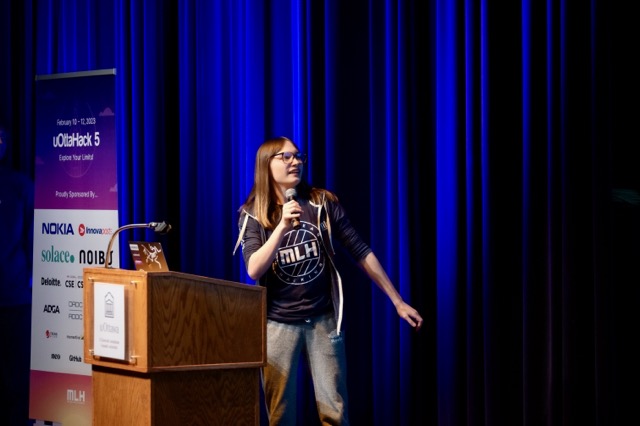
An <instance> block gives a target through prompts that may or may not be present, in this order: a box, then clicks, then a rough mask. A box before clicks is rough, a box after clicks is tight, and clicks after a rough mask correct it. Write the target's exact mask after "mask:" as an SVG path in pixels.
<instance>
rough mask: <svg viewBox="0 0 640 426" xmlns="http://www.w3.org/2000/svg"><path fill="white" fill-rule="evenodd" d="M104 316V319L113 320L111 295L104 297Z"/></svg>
mask: <svg viewBox="0 0 640 426" xmlns="http://www.w3.org/2000/svg"><path fill="white" fill-rule="evenodd" d="M104 316H105V318H114V317H115V315H114V310H113V294H111V293H107V294H106V295H105V296H104Z"/></svg>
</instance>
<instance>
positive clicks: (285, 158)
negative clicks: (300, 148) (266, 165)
mask: <svg viewBox="0 0 640 426" xmlns="http://www.w3.org/2000/svg"><path fill="white" fill-rule="evenodd" d="M278 155H280V156H281V157H280V158H282V162H283V163H284V164H291V162H292V161H293V158H294V157H295V158H297V159H298V161H299V162H301V163H306V162H307V154H303V153H302V152H288V151H286V152H278V153H277V154H273V155H272V156H271V158H273V157H277V156H278Z"/></svg>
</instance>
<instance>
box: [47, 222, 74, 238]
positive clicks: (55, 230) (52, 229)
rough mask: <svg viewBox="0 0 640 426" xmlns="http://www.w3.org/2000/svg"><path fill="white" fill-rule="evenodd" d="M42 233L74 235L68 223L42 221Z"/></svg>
mask: <svg viewBox="0 0 640 426" xmlns="http://www.w3.org/2000/svg"><path fill="white" fill-rule="evenodd" d="M42 233H43V234H46V235H75V233H74V232H73V226H71V224H70V223H54V222H51V223H43V224H42Z"/></svg>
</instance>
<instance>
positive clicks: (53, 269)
mask: <svg viewBox="0 0 640 426" xmlns="http://www.w3.org/2000/svg"><path fill="white" fill-rule="evenodd" d="M117 221H118V212H117V211H109V210H105V211H102V210H87V211H84V210H36V211H35V212H34V228H35V229H34V262H33V301H32V341H31V348H32V349H31V368H32V369H35V370H42V371H52V372H65V373H74V374H84V375H90V374H91V365H90V364H86V363H85V362H84V360H83V359H82V355H83V350H84V338H83V334H84V329H83V324H84V318H83V308H84V307H83V306H82V302H83V291H84V282H83V270H84V268H86V267H104V264H105V259H106V255H107V253H106V250H107V246H108V245H109V240H110V239H111V237H112V235H113V233H114V232H115V230H116V229H117ZM111 251H112V256H111V259H114V260H115V259H119V252H118V251H119V247H118V246H117V245H113V247H112V249H111Z"/></svg>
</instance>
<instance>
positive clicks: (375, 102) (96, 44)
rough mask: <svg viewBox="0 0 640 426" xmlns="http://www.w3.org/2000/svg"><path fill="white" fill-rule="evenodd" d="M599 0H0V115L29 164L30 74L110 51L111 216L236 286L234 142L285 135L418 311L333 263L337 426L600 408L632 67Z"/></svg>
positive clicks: (536, 421)
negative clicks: (340, 399)
mask: <svg viewBox="0 0 640 426" xmlns="http://www.w3.org/2000/svg"><path fill="white" fill-rule="evenodd" d="M617 3H618V2H603V1H598V0H591V1H590V2H579V1H571V0H557V1H556V0H548V1H546V2H534V1H531V0H521V1H519V2H499V4H498V3H496V2H489V1H486V0H464V1H463V0H432V1H431V0H430V1H428V2H423V3H419V2H414V1H410V0H395V1H392V0H366V1H365V0H356V1H349V2H339V1H325V2H319V1H310V0H309V1H302V0H301V1H295V2H290V1H284V0H270V1H258V0H244V1H232V0H218V1H204V0H159V1H153V0H145V1H129V0H113V1H98V0H88V1H86V2H75V1H59V2H58V1H21V2H19V1H10V2H4V3H3V4H2V6H0V16H1V17H2V18H0V19H1V20H0V27H2V32H0V34H1V35H2V39H1V40H0V43H2V47H3V49H2V51H3V52H4V53H3V54H2V58H3V59H4V64H5V66H4V67H3V69H2V70H0V76H1V78H0V79H1V83H2V84H1V85H0V90H1V92H0V98H1V99H3V100H4V102H3V103H2V105H0V121H4V122H5V123H7V122H8V123H9V125H10V126H11V127H12V130H13V134H14V135H15V136H16V138H19V139H20V140H21V143H20V144H19V145H18V146H15V147H14V148H13V150H12V152H10V154H11V155H10V159H9V160H10V162H11V164H13V165H14V166H15V167H17V168H20V169H23V170H26V171H28V172H31V173H33V168H34V167H33V161H34V158H33V155H34V146H35V141H33V129H34V128H35V123H34V122H33V120H34V117H33V109H34V107H33V105H32V104H31V101H30V99H31V98H32V96H33V81H34V76H35V75H39V74H49V73H62V72H72V71H84V70H92V69H103V68H115V69H116V75H117V78H116V85H117V93H116V105H117V111H116V117H117V138H118V194H119V205H120V213H119V214H120V220H121V222H122V224H126V223H137V222H148V221H157V220H167V221H168V222H169V223H171V224H172V225H173V228H174V229H173V230H172V232H171V233H170V234H168V235H167V236H166V237H162V238H165V239H166V240H163V243H164V245H165V247H166V256H167V259H168V262H169V266H170V267H171V269H173V270H177V271H183V272H186V273H192V274H198V275H204V276H211V277H215V278H221V279H227V280H232V281H238V282H243V283H247V284H252V282H251V281H250V280H249V278H248V276H247V275H246V272H245V270H244V264H243V262H242V259H241V257H240V256H241V255H240V254H236V255H235V256H232V250H233V247H234V245H235V240H236V237H237V233H238V229H237V217H238V216H237V209H238V207H239V206H240V205H241V204H242V203H243V201H244V199H245V197H246V195H247V194H248V192H249V190H250V188H251V185H252V182H253V166H254V155H255V151H256V150H257V147H258V146H259V145H260V144H261V143H262V142H263V140H265V139H266V138H268V137H272V136H279V135H285V136H289V137H291V138H292V139H293V140H294V141H296V142H297V143H298V144H299V145H300V146H301V149H302V150H303V151H306V152H307V153H308V154H309V162H308V167H307V171H306V173H308V176H307V177H308V179H309V181H310V182H311V183H312V184H314V185H317V186H322V187H326V188H328V189H331V190H333V191H335V192H336V193H337V194H338V196H339V197H340V200H341V202H342V203H343V204H344V206H345V208H346V209H347V212H348V213H349V216H350V218H351V220H352V221H353V222H354V224H355V226H356V227H357V229H359V231H360V232H361V233H362V235H363V236H364V238H365V239H366V240H367V241H369V242H370V243H371V246H372V247H373V249H374V251H375V252H376V254H377V255H378V257H379V258H380V260H381V261H382V263H383V265H385V267H386V269H387V272H388V273H389V275H390V277H391V278H392V280H393V281H394V283H395V284H396V286H397V287H398V290H399V292H400V294H401V295H402V297H403V298H404V299H405V300H406V301H407V302H408V303H410V304H411V305H412V306H414V307H415V308H417V309H418V310H419V311H420V312H421V314H422V315H423V317H424V318H425V320H426V321H425V326H424V329H423V330H422V331H421V332H419V333H414V332H413V331H412V330H410V329H409V327H407V326H406V324H405V323H404V322H403V321H399V319H398V316H397V314H396V311H395V309H394V307H393V305H392V304H391V303H390V302H389V301H388V300H387V299H386V297H385V296H384V295H383V294H382V293H381V292H380V291H379V290H378V289H377V288H375V286H374V285H372V283H370V282H368V280H366V279H365V277H364V275H363V274H362V273H361V271H359V270H358V269H357V267H355V265H354V264H353V263H352V262H351V261H350V260H349V259H347V258H346V257H344V256H343V257H341V258H340V259H339V261H338V265H339V268H340V271H341V275H342V276H343V279H344V281H345V284H346V287H345V294H346V302H345V303H346V306H345V307H346V311H345V315H346V317H345V336H346V341H347V346H348V361H349V372H348V374H349V382H348V383H349V390H350V403H351V404H350V415H351V420H352V423H353V424H375V425H392V424H398V425H400V424H425V423H427V424H438V425H443V426H444V425H452V426H453V425H459V424H467V425H485V424H486V425H502V424H509V425H513V424H522V425H567V424H569V425H573V424H576V425H577V424H580V425H590V424H592V425H610V424H621V422H622V419H623V418H625V417H626V418H635V419H637V418H638V416H637V414H636V412H635V409H634V408H633V407H634V404H635V402H634V401H633V398H632V397H631V396H629V395H628V394H627V393H626V392H625V391H623V385H625V386H631V387H633V386H635V383H636V382H637V380H638V379H640V369H639V368H638V366H637V365H636V363H635V359H634V358H633V354H635V353H637V352H636V351H635V350H634V349H633V347H632V346H631V343H630V342H631V341H633V336H634V335H635V333H634V332H635V327H634V324H635V323H637V315H636V314H635V312H636V311H637V308H638V300H640V299H639V298H638V296H640V294H639V293H640V289H639V287H638V286H637V285H636V283H637V278H638V273H637V271H636V270H635V268H634V265H635V264H636V263H637V259H638V255H639V254H640V247H639V244H638V237H640V231H639V226H638V205H639V203H640V202H639V200H640V195H638V193H639V191H640V182H639V180H640V174H639V173H638V172H637V161H636V159H637V157H636V156H635V154H634V152H635V151H634V150H633V145H634V142H633V141H634V135H635V128H634V127H633V123H634V122H635V116H636V115H637V114H635V113H636V112H637V110H638V107H637V102H636V99H637V95H639V94H640V84H638V82H637V78H636V76H637V65H635V64H634V63H633V62H631V61H630V60H629V56H630V55H631V56H632V53H631V52H633V51H634V50H633V49H634V48H635V47H634V45H633V41H634V40H637V37H638V29H637V25H635V23H633V22H632V17H631V14H630V13H628V11H625V10H623V9H622V7H621V5H618V4H617ZM622 105H626V106H622ZM134 238H135V239H147V240H153V239H156V238H159V237H157V236H155V235H153V234H152V233H151V232H149V231H145V230H132V231H131V234H130V236H129V237H124V238H121V247H120V253H124V254H126V253H128V251H127V248H126V241H127V240H128V239H134ZM121 256H122V259H121V265H122V267H123V268H131V263H130V262H131V261H130V259H129V258H128V257H127V256H126V255H121ZM3 267H4V266H3ZM301 380H302V385H303V389H302V390H301V392H303V393H304V395H306V396H308V397H310V398H312V397H313V390H312V389H311V387H310V384H309V378H308V376H306V375H305V374H304V373H303V375H302V379H301ZM299 418H300V419H301V420H304V421H305V422H306V423H305V424H315V423H314V422H316V421H317V420H316V416H315V407H314V406H313V405H312V403H311V404H309V403H304V404H303V403H301V405H300V407H299ZM264 420H265V419H264V418H263V421H264Z"/></svg>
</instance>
